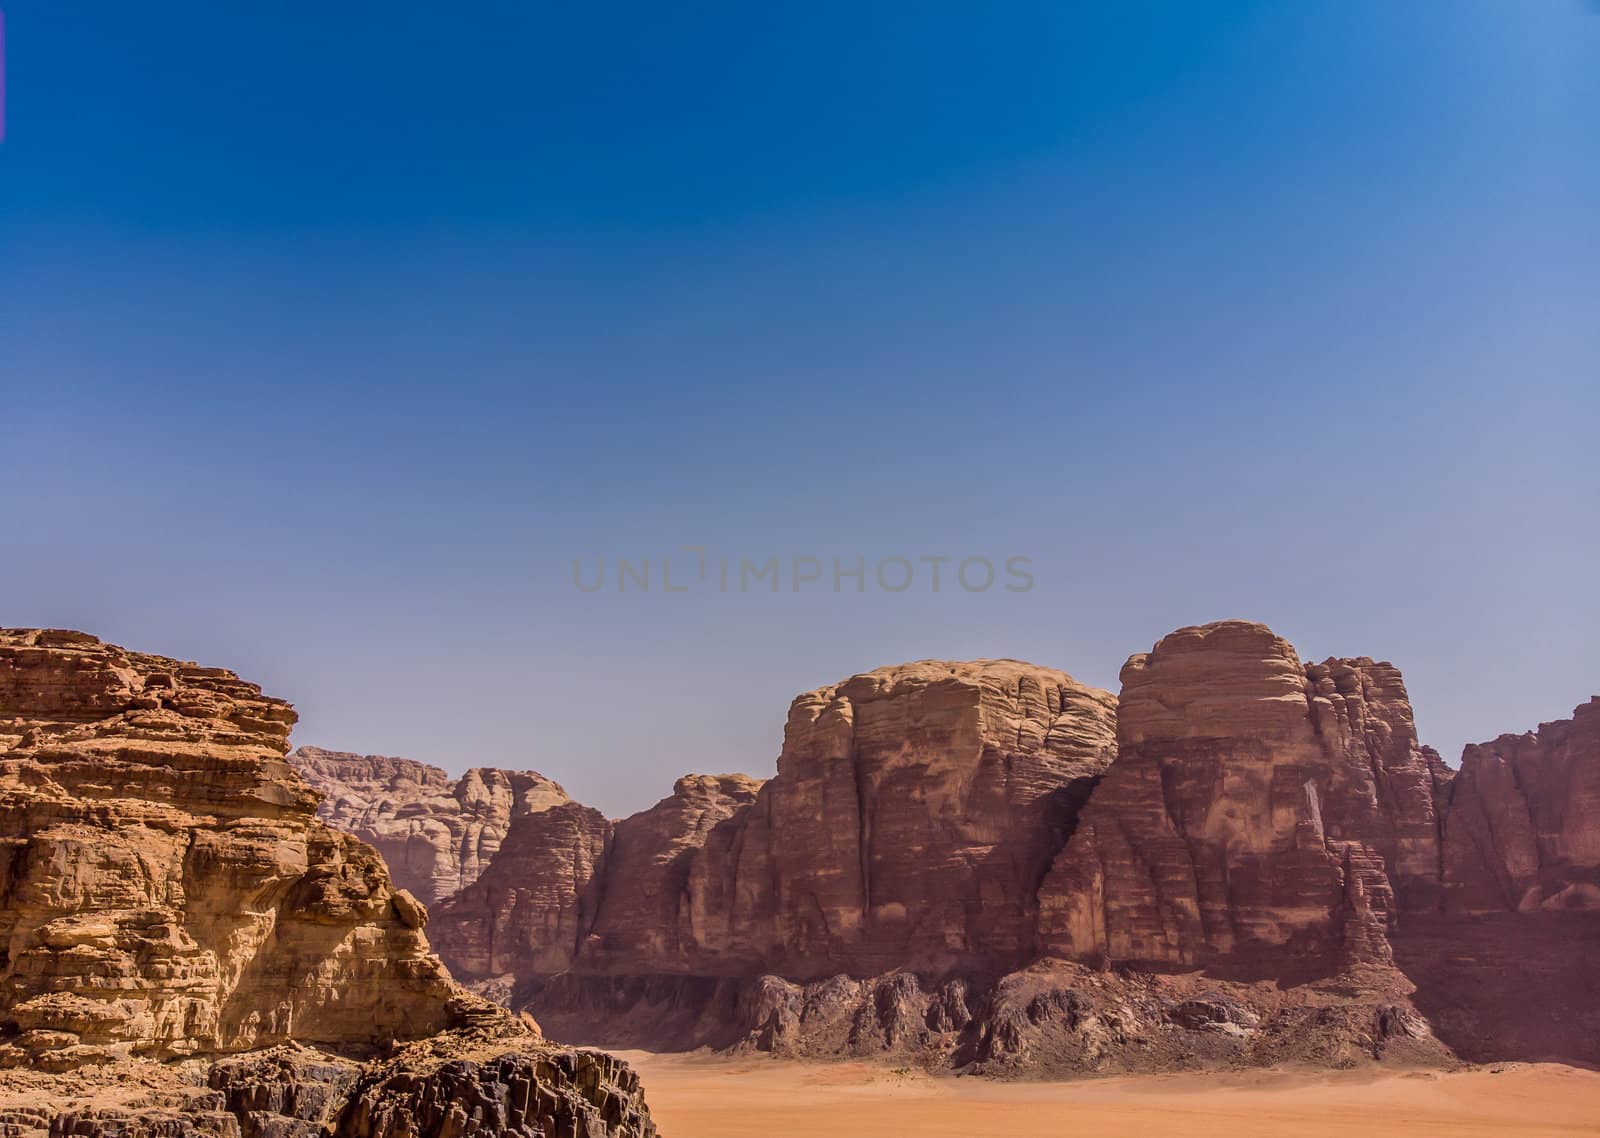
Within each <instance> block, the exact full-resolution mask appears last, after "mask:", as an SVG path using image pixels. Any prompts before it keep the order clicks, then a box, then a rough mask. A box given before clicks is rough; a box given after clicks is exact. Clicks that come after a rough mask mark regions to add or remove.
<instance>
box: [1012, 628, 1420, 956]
mask: <svg viewBox="0 0 1600 1138" xmlns="http://www.w3.org/2000/svg"><path fill="white" fill-rule="evenodd" d="M1117 735H1118V745H1119V749H1118V758H1117V762H1116V764H1115V765H1114V766H1113V767H1112V770H1111V772H1110V773H1109V774H1108V775H1107V776H1106V778H1105V779H1104V780H1103V781H1102V783H1101V784H1100V786H1099V787H1098V788H1097V789H1096V790H1095V793H1094V796H1093V798H1092V799H1091V800H1090V802H1089V804H1088V806H1087V807H1086V808H1085V810H1084V812H1083V814H1082V816H1081V818H1080V821H1079V825H1078V828H1077V830H1076V832H1075V833H1074V834H1073V836H1072V840H1071V842H1070V843H1069V844H1068V845H1067V847H1066V849H1065V850H1064V851H1063V852H1062V854H1061V855H1060V856H1059V857H1058V858H1057V859H1056V863H1055V865H1054V867H1053V868H1052V869H1051V872H1050V874H1049V876H1048V877H1047V878H1046V880H1045V882H1044V885H1043V887H1042V888H1041V891H1040V900H1039V906H1040V932H1041V939H1042V942H1043V947H1044V949H1045V950H1046V951H1047V952H1050V953H1053V954H1056V955H1060V956H1064V957H1067V958H1070V959H1077V960H1085V961H1100V962H1107V963H1132V964H1139V965H1144V966H1154V967H1160V968H1191V967H1195V966H1199V965H1206V966H1213V967H1216V966H1222V965H1227V966H1230V967H1233V968H1237V969H1243V970H1244V971H1246V972H1249V973H1251V974H1252V977H1253V978H1260V977H1266V976H1273V975H1280V976H1282V975H1291V976H1293V975H1316V974H1324V973H1327V972H1330V971H1332V970H1335V969H1337V968H1338V967H1340V966H1343V965H1347V964H1353V963H1359V962H1380V963H1381V962H1385V961H1387V960H1388V959H1389V955H1390V950H1389V944H1388V933H1389V931H1390V929H1391V927H1392V925H1393V922H1394V918H1395V914H1396V911H1397V910H1398V909H1401V908H1407V907H1410V908H1419V909H1426V908H1430V907H1432V906H1435V905H1436V904H1437V902H1438V896H1439V852H1438V815H1437V811H1436V809H1435V804H1434V787H1435V778H1434V773H1433V764H1432V763H1431V761H1430V757H1429V756H1427V755H1426V754H1424V752H1423V750H1422V749H1421V748H1420V747H1419V746H1418V744H1417V738H1416V730H1415V727H1414V726H1413V723H1412V715H1411V708H1410V704H1409V702H1408V701H1407V698H1406V692H1405V687H1404V685H1403V684H1402V683H1401V680H1400V673H1399V672H1398V671H1397V670H1396V669H1395V668H1394V667H1393V666H1392V665H1390V664H1387V663H1374V662H1373V661H1372V660H1370V659H1366V658H1361V659H1354V660H1328V661H1326V662H1325V663H1322V664H1313V665H1309V666H1307V665H1302V664H1301V662H1300V660H1299V658H1298V657H1297V656H1296V655H1295V651H1294V649H1293V648H1292V647H1291V646H1290V645H1289V643H1288V642H1287V641H1285V640H1283V639H1281V638H1280V637H1277V636H1275V635H1273V633H1272V632H1271V630H1269V629H1267V628H1266V627H1265V626H1263V625H1259V624H1249V623H1246V622H1243V621H1224V622H1221V623H1217V624H1210V625H1206V626H1204V627H1200V628H1186V629H1181V630H1180V631H1178V632H1175V633H1173V634H1172V635H1170V636H1168V637H1166V638H1165V639H1163V640H1162V641H1161V642H1160V643H1159V644H1157V645H1156V646H1155V648H1154V649H1153V650H1152V651H1151V652H1149V653H1148V654H1143V655H1138V656H1134V657H1133V658H1131V659H1130V660H1129V661H1128V663H1127V665H1126V666H1125V667H1124V668H1123V670H1122V697H1121V700H1120V702H1119V706H1118V721H1117Z"/></svg>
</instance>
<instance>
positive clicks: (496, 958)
mask: <svg viewBox="0 0 1600 1138" xmlns="http://www.w3.org/2000/svg"><path fill="white" fill-rule="evenodd" d="M611 829H612V823H611V822H609V821H607V819H606V817H605V815H603V814H601V813H600V812H599V811H598V810H591V809H590V808H589V807H587V806H580V805H579V804H578V803H576V802H565V803H562V804H561V805H559V806H552V807H551V808H550V809H548V810H543V811H540V812H538V813H536V814H526V815H523V816H521V817H519V818H515V819H513V820H512V823H511V829H510V832H509V833H508V834H507V835H506V840H505V842H504V843H503V844H502V845H501V847H500V852H499V853H498V854H497V855H496V856H495V858H494V861H493V862H491V863H490V865H489V867H488V869H487V870H485V871H484V873H483V874H482V875H481V876H480V877H479V878H478V880H477V881H475V882H473V883H472V884H471V885H469V886H467V887H466V888H465V889H463V890H461V891H460V892H459V893H457V894H455V895H453V896H452V897H450V898H448V899H447V900H446V901H445V902H444V903H443V904H441V905H440V906H438V908H437V909H436V910H435V912H434V921H433V927H434V935H435V938H436V939H437V941H438V943H439V946H440V951H441V952H442V953H443V954H444V956H445V958H446V960H448V961H449V963H450V967H451V968H452V970H454V971H455V973H456V974H457V975H458V976H462V977H470V978H472V979H478V980H483V979H489V978H493V977H500V976H507V975H514V976H526V975H538V974H544V973H551V972H562V971H565V970H566V969H568V968H571V967H573V965H574V963H575V962H576V960H577V957H578V950H579V949H580V948H581V947H582V945H583V942H584V940H585V938H586V937H587V936H588V935H589V930H590V929H591V928H592V927H593V925H594V918H595V913H596V911H597V910H598V908H599V905H600V896H601V892H602V890H603V889H604V886H605V881H604V879H603V877H602V873H603V872H604V870H605V865H606V850H607V848H608V846H609V845H610V841H611Z"/></svg>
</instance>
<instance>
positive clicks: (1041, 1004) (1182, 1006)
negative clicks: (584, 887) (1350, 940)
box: [537, 960, 1450, 1075]
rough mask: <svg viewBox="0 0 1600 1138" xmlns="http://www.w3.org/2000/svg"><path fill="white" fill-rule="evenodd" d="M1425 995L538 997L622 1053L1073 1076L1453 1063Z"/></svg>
mask: <svg viewBox="0 0 1600 1138" xmlns="http://www.w3.org/2000/svg"><path fill="white" fill-rule="evenodd" d="M1410 992H1411V985H1410V984H1409V983H1408V982H1407V981H1406V979H1405V977H1403V976H1401V975H1400V974H1399V973H1396V972H1392V971H1384V972H1379V973H1375V974H1374V975H1373V976H1371V977H1369V978H1368V982H1366V983H1364V984H1362V985H1361V986H1359V987H1356V986H1352V985H1351V984H1350V983H1349V982H1348V981H1347V980H1345V979H1338V980H1334V981H1330V982H1324V983H1316V984H1300V985H1294V986H1290V987H1281V986H1279V985H1278V984H1277V983H1275V982H1271V981H1263V982H1257V983H1240V982H1234V981H1227V980H1219V979H1217V978H1215V977H1210V976H1207V975H1205V974H1204V973H1199V972H1196V973H1187V974H1157V973H1139V972H1133V971H1116V972H1106V971H1101V970H1097V969H1091V968H1086V967H1084V966H1082V965H1077V964H1071V963H1069V962H1066V961H1059V960H1046V961H1041V962H1039V963H1037V964H1035V965H1032V966H1030V967H1029V968H1026V969H1022V970H1019V971H1017V972H1012V973H1009V974H1007V975H1005V976H1001V977H999V978H977V977H964V976H956V977H948V978H944V979H938V978H932V977H926V976H921V975H918V974H916V973H912V972H906V971H896V972H890V973H886V974H884V975H882V976H875V977H868V978H863V979H857V978H853V977H849V976H844V975H839V976H833V977H830V978H828V979H825V980H813V981H808V982H796V981H791V980H786V979H784V978H782V977H779V976H771V975H767V976H760V977H755V978H752V979H746V980H735V979H731V978H722V979H709V978H700V977H656V978H652V979H637V978H634V979H625V978H620V977H574V976H572V975H570V974H569V975H565V976H559V977H554V978H552V979H551V980H549V981H547V984H546V987H545V989H544V990H543V991H540V992H538V993H537V998H538V999H539V1000H541V1001H542V1002H543V1004H544V1005H546V1006H549V1007H551V1008H552V1009H553V1011H552V1015H551V1020H552V1022H553V1023H554V1024H555V1025H557V1029H558V1030H560V1029H566V1030H571V1029H574V1028H577V1027H579V1026H583V1025H586V1026H587V1028H588V1030H589V1031H590V1033H591V1034H592V1035H593V1036H594V1037H595V1039H596V1042H597V1043H600V1044H603V1045H606V1046H616V1047H637V1046H642V1045H643V1044H644V1043H646V1042H649V1043H650V1044H651V1045H652V1046H654V1047H658V1048H669V1049H689V1048H694V1047H702V1046H710V1047H715V1048H718V1049H721V1050H725V1051H731V1052H736V1053H737V1052H745V1051H756V1052H766V1053H770V1054H773V1055H777V1056H780V1057H783V1058H790V1059H838V1058H841V1057H846V1056H848V1057H859V1058H887V1059H892V1060H893V1061H896V1062H907V1063H914V1064H917V1065H921V1066H925V1067H928V1068H930V1069H934V1070H949V1069H957V1070H961V1071H964V1072H966V1073H969V1074H986V1073H992V1074H1013V1073H1022V1072H1027V1073H1032V1074H1058V1075H1071V1074H1080V1073H1086V1072H1094V1073H1099V1074H1113V1073H1125V1072H1126V1073H1138V1072H1154V1071H1174V1070H1186V1069H1198V1068H1203V1067H1207V1066H1229V1067H1231V1066H1238V1065H1260V1066H1265V1065H1272V1064H1279V1063H1316V1064H1321V1065H1327V1066H1335V1067H1353V1066H1359V1065H1364V1064H1371V1063H1376V1062H1400V1063H1432V1064H1437V1063H1444V1062H1448V1061H1449V1059H1450V1052H1449V1050H1448V1049H1447V1048H1446V1047H1445V1045H1444V1044H1443V1043H1441V1042H1440V1041H1439V1040H1438V1039H1437V1038H1436V1037H1435V1036H1434V1034H1433V1032H1432V1030H1431V1029H1430V1027H1429V1025H1428V1022H1427V1021H1426V1019H1424V1018H1423V1017H1422V1016H1421V1015H1419V1014H1418V1012H1417V1010H1416V1008H1415V1007H1414V1006H1413V1003H1412V1001H1411V999H1410ZM554 1009H560V1010H554Z"/></svg>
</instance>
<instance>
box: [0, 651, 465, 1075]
mask: <svg viewBox="0 0 1600 1138" xmlns="http://www.w3.org/2000/svg"><path fill="white" fill-rule="evenodd" d="M294 721H295V714H294V711H293V709H291V708H290V707H289V705H288V704H286V703H284V702H282V701H281V700H276V699H272V698H270V697H268V696H264V695H262V693H261V690H260V689H259V688H258V687H256V686H255V685H254V684H250V683H246V682H245V681H243V680H240V679H239V678H238V677H237V676H235V675H234V674H233V673H231V672H227V671H224V670H222V669H220V668H203V667H198V666H196V665H194V664H187V663H182V662H180V661H176V660H169V659H165V658H162V657H159V656H151V655H146V654H144V653H138V652H129V651H126V650H124V649H121V648H116V647H113V646H111V645H107V644H102V643H100V642H99V641H98V640H96V639H94V638H93V637H90V636H86V635H83V634H81V633H71V632H59V631H48V630H43V631H41V630H21V631H15V630H12V631H4V632H0V946H3V948H4V954H3V956H0V1022H3V1023H4V1025H5V1027H6V1038H5V1042H4V1043H3V1045H0V1064H12V1065H14V1064H18V1063H29V1062H31V1063H34V1064H37V1065H41V1066H46V1067H70V1066H74V1065H77V1064H80V1063H83V1062H104V1061H107V1060H109V1059H113V1058H116V1057H118V1056H126V1055H140V1056H152V1057H172V1056H183V1055H193V1054H203V1053H208V1052H219V1051H236V1050H243V1049H247V1048H252V1047H260V1046H264V1045H269V1044H274V1043H278V1042H282V1041H287V1040H289V1039H299V1040H302V1041H309V1042H316V1043H324V1044H381V1043H387V1042H388V1041H390V1040H392V1039H395V1038H415V1037H418V1036H422V1035H426V1034H429V1033H432V1032H436V1031H438V1030H440V1029H442V1028H444V1027H447V1026H449V1025H450V1024H451V1023H452V1022H454V1021H455V1020H456V1019H457V1014H456V1011H455V1010H454V1007H453V1006H454V1005H455V1003H456V1002H457V1001H460V1000H461V999H463V998H464V997H463V994H462V993H461V992H460V991H459V989H457V988H456V987H455V986H454V985H453V984H452V983H451V981H450V978H449V976H448V975H447V974H446V972H445V971H444V968H443V966H442V965H441V964H440V962H439V960H438V958H437V957H436V956H434V954H433V953H432V951H431V950H430V948H429V946H428V942H427V940H426V938H425V936H424V935H423V932H422V926H423V923H424V921H425V919H426V918H425V913H424V911H423V909H422V907H421V906H420V905H419V904H418V903H417V902H416V901H415V900H414V899H412V898H411V897H410V896H409V895H408V894H406V893H405V892H404V891H403V890H399V889H396V888H395V887H394V885H393V884H392V883H391V882H390V879H389V875H388V873H387V871H386V870H385V868H384V865H383V862H382V860H381V859H380V858H379V857H378V855H377V854H376V853H375V852H374V851H373V850H372V849H371V848H369V847H367V846H365V845H363V844H362V843H361V842H359V841H357V840H356V839H355V838H353V837H351V836H349V835H347V834H342V833H339V832H337V831H335V830H332V829H330V828H328V827H327V826H324V825H323V824H322V823H320V822H318V821H317V820H316V819H315V817H314V811H315V808H316V795H315V794H314V793H313V792H312V791H311V789H310V788H309V787H307V786H306V785H305V783H303V782H302V781H301V780H300V779H299V778H298V777H297V776H296V775H295V773H294V772H293V770H291V769H290V768H289V766H288V765H287V764H286V763H285V762H284V761H283V756H284V752H285V750H286V749H287V739H288V734H289V728H290V726H291V725H292V724H293V723H294Z"/></svg>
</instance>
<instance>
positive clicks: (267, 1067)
mask: <svg viewBox="0 0 1600 1138" xmlns="http://www.w3.org/2000/svg"><path fill="white" fill-rule="evenodd" d="M508 1047H510V1048H512V1049H511V1050H509V1051H508V1050H507V1048H508ZM0 1126H3V1127H4V1132H5V1133H6V1134H7V1135H8V1136H9V1138H46V1135H48V1136H49V1138H68V1136H81V1138H200V1136H209V1138H391V1136H392V1138H399V1136H401V1135H404V1136H406V1138H455V1136H457V1135H463V1134H484V1135H488V1134H499V1135H513V1136H523V1138H551V1136H556V1135H587V1136H589V1138H651V1136H652V1135H654V1134H655V1126H654V1124H653V1123H652V1122H651V1119H650V1112H649V1110H648V1108H647V1107H646V1106H645V1103H644V1098H643V1094H642V1092H641V1090H640V1087H639V1080H638V1076H636V1075H635V1074H634V1073H633V1071H632V1070H631V1069H629V1068H628V1066H627V1065H626V1064H625V1063H623V1062H622V1061H621V1060H619V1059H616V1058H614V1057H612V1056H610V1055H606V1054H603V1053H601V1052H596V1051H582V1050H573V1049H569V1048H561V1047H556V1046H553V1045H551V1044H549V1043H546V1042H544V1041H543V1040H541V1039H539V1038H537V1037H536V1036H533V1035H528V1034H524V1035H520V1036H519V1035H517V1034H516V1032H515V1031H511V1032H507V1031H505V1030H497V1031H494V1032H490V1033H482V1032H474V1031H452V1032H447V1033H445V1034H443V1035H439V1036H435V1037H433V1038H431V1039H428V1040H426V1041H422V1042H418V1043H413V1044H410V1045H408V1046H406V1047H404V1048H402V1049H400V1050H399V1051H398V1052H397V1053H396V1054H394V1055H393V1056H391V1057H389V1058H387V1059H383V1060H377V1061H372V1062H367V1063H357V1062H352V1061H351V1060H349V1059H345V1058H342V1057H340V1056H337V1055H332V1054H328V1053H325V1052H320V1051H316V1050H313V1049H311V1048H306V1047H300V1046H297V1045H292V1044H290V1045H282V1046H278V1047H275V1048H272V1049H270V1050H267V1051H259V1052H252V1053H249V1054H245V1055H240V1056H238V1057H236V1058H232V1059H225V1060H222V1061H219V1062H216V1063H214V1064H212V1065H211V1066H210V1068H209V1070H208V1069H207V1068H206V1065H205V1064H204V1063H201V1062H198V1061H190V1062H187V1063H177V1064H154V1063H143V1062H138V1061H120V1062H115V1063H112V1064H109V1065H107V1066H104V1067H99V1068H91V1069H87V1070H85V1071H83V1072H80V1073H77V1074H73V1075H62V1076H54V1077H51V1076H41V1075H38V1074H36V1073H32V1072H19V1071H11V1072H5V1073H0Z"/></svg>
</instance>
